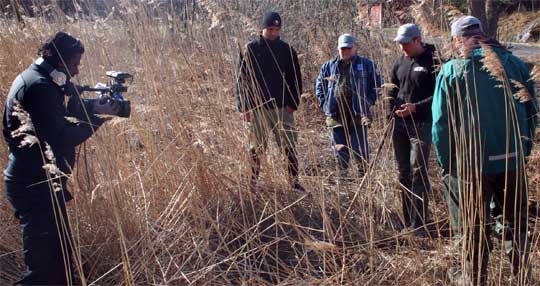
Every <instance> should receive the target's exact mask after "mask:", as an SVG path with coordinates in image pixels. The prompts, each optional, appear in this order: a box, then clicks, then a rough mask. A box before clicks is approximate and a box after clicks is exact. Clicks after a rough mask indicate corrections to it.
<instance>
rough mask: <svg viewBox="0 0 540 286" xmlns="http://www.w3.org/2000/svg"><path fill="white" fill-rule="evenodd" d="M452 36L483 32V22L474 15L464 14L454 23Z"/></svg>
mask: <svg viewBox="0 0 540 286" xmlns="http://www.w3.org/2000/svg"><path fill="white" fill-rule="evenodd" d="M451 31H452V37H463V36H472V35H478V34H482V33H483V32H484V30H483V29H482V22H480V20H478V18H476V17H473V16H463V17H461V18H459V19H457V20H456V21H455V22H453V23H452V27H451Z"/></svg>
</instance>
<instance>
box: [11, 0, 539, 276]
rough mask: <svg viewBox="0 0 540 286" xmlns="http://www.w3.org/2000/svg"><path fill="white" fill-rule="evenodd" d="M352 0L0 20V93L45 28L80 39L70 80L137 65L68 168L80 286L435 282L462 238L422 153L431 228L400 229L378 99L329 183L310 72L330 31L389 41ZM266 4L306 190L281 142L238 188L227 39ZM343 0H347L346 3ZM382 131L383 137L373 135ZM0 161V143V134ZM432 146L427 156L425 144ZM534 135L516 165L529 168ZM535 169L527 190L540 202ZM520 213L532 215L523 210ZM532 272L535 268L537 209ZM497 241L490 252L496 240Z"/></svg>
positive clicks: (16, 239) (378, 53) (533, 165)
mask: <svg viewBox="0 0 540 286" xmlns="http://www.w3.org/2000/svg"><path fill="white" fill-rule="evenodd" d="M353 2H354V1H337V2H331V1H307V0H305V1H294V3H293V2H285V1H258V2H249V1H200V2H196V5H193V6H189V7H188V6H186V7H187V8H186V9H187V10H186V14H187V15H189V17H185V15H184V16H182V17H180V16H178V15H174V14H158V15H157V16H156V15H154V14H155V13H152V16H149V14H151V13H150V12H152V11H148V8H147V7H146V6H143V5H141V4H125V5H126V6H123V7H120V8H121V9H119V11H120V12H118V13H117V14H114V15H111V16H109V17H106V18H94V19H91V18H90V17H85V16H82V17H81V19H71V18H66V17H63V16H62V15H57V16H55V17H54V18H53V19H50V18H48V19H45V18H25V19H24V21H25V25H24V26H21V25H20V24H18V23H16V22H14V21H12V20H6V19H2V20H1V21H2V28H1V31H2V33H0V47H1V50H0V51H1V52H0V67H1V68H0V82H1V83H2V84H1V85H0V94H1V97H0V98H1V99H2V101H5V96H6V94H7V92H8V89H9V86H10V83H11V81H12V80H13V79H14V78H15V76H16V75H17V74H18V73H19V72H21V71H22V70H23V69H24V68H26V67H27V66H28V65H29V64H30V63H31V61H32V59H34V58H35V57H36V54H35V53H36V51H37V47H38V46H39V43H40V42H41V41H43V40H44V39H45V38H46V37H48V36H49V35H51V34H52V33H54V32H55V31H58V30H65V31H68V32H70V33H72V34H74V35H76V36H78V37H80V38H81V40H82V41H83V43H84V44H85V46H86V53H85V56H84V59H83V65H82V67H81V74H80V76H79V78H78V81H79V82H81V83H85V84H92V83H95V82H98V81H103V80H104V78H103V74H104V72H105V71H106V70H111V69H115V70H126V71H129V72H132V73H134V74H135V81H134V82H133V84H132V85H131V86H130V91H129V93H128V94H127V97H129V99H131V100H132V104H133V111H132V116H131V118H129V119H115V120H113V121H112V122H110V123H109V124H107V125H106V126H103V127H101V128H100V129H99V130H98V131H97V133H96V135H95V136H93V137H92V138H91V139H90V140H88V141H87V142H86V143H85V144H83V145H82V146H81V147H80V148H79V160H78V165H77V166H76V168H75V173H74V176H73V179H72V180H71V182H70V185H71V190H72V191H73V193H74V195H75V200H74V201H72V202H71V203H70V204H69V205H70V206H69V209H70V214H71V225H72V228H73V233H74V236H75V240H76V244H77V246H78V249H79V251H80V259H81V262H82V265H83V270H84V271H83V272H84V276H83V279H82V280H83V281H82V282H83V283H84V284H87V285H150V284H151V285H274V284H280V285H337V284H347V285H372V284H375V285H394V284H399V285H445V284H447V283H448V281H447V278H446V271H447V269H448V268H449V267H450V266H452V265H459V264H460V262H461V261H460V253H461V249H458V248H456V247H453V246H452V243H451V241H450V240H448V239H446V238H445V237H444V235H445V234H446V233H447V229H448V224H447V215H446V205H445V203H444V200H443V198H442V194H441V191H440V187H439V181H440V179H439V170H438V167H436V164H435V163H434V162H433V161H432V162H431V166H432V168H430V176H431V180H432V185H433V192H432V193H431V196H432V200H431V201H432V202H433V203H432V205H431V206H430V207H431V213H432V214H433V220H434V225H435V226H436V227H435V228H436V233H437V234H438V237H434V238H433V239H415V238H413V237H410V236H408V235H402V234H400V233H399V229H400V221H401V215H400V208H401V207H400V205H401V204H400V197H399V193H398V191H397V188H395V182H394V180H395V178H396V176H397V174H396V168H395V166H394V163H393V156H392V152H393V149H392V146H390V143H389V140H388V138H384V137H385V136H384V132H383V130H384V127H385V121H384V119H383V118H384V116H383V113H382V106H380V105H377V106H375V108H374V109H375V110H374V114H375V121H374V123H373V127H372V128H371V129H370V139H369V140H370V144H371V152H372V154H373V153H374V152H375V150H377V149H378V147H379V146H381V145H382V149H381V152H380V155H379V156H378V157H377V160H376V162H375V164H374V165H373V170H372V171H371V173H370V176H369V177H367V178H366V181H365V182H364V183H363V184H362V187H361V188H359V185H360V184H359V183H358V182H359V181H360V179H361V178H357V180H358V182H357V183H351V184H349V185H347V186H344V187H342V188H340V189H336V188H335V187H332V186H330V185H328V184H327V183H326V181H327V180H326V179H327V178H328V177H329V176H331V174H333V172H334V171H335V164H334V162H333V157H332V154H331V150H330V141H329V137H328V132H327V131H326V130H325V128H324V127H323V121H324V117H323V116H322V112H321V111H320V110H318V109H317V105H316V99H315V96H314V90H313V89H314V80H315V76H316V74H317V73H318V71H319V68H320V65H321V64H322V63H323V62H324V61H325V60H327V59H329V58H331V57H332V56H333V55H334V54H335V52H336V51H335V47H334V46H335V42H336V39H337V36H338V35H339V34H340V33H343V32H352V33H354V34H356V35H357V36H358V38H359V39H360V43H361V45H360V51H359V53H360V54H362V55H366V56H369V57H371V58H373V59H374V61H375V62H376V63H377V64H378V66H379V67H380V68H381V71H382V73H383V75H384V78H385V79H387V78H388V73H389V71H390V68H391V64H392V63H393V61H394V59H396V58H397V56H398V55H399V51H398V49H397V47H396V46H395V44H393V43H388V42H386V41H384V37H383V35H382V34H381V31H378V30H368V29H363V28H361V27H359V26H357V25H356V24H354V22H353V21H351V18H352V17H355V15H356V12H355V10H354V9H353V7H354V5H355V3H353ZM268 8H273V9H276V10H278V11H280V12H282V17H283V19H284V29H283V34H284V38H285V39H286V40H287V41H288V42H290V43H291V44H292V45H293V46H294V47H295V48H296V50H297V51H298V53H299V57H300V61H301V66H302V72H303V81H304V86H305V94H304V96H303V102H302V105H301V108H300V110H299V112H297V113H296V116H297V117H296V119H297V127H298V130H299V135H300V139H299V143H298V147H297V151H298V153H299V159H300V174H301V176H300V180H301V182H302V183H303V184H304V185H305V186H306V188H307V189H308V190H309V195H299V194H295V193H292V192H291V191H289V190H288V187H287V186H288V185H287V180H286V177H287V174H286V171H285V168H284V165H283V164H282V160H281V155H280V153H279V150H278V148H277V147H276V146H273V145H271V147H270V148H269V150H268V152H267V156H266V158H264V159H263V164H262V170H263V171H262V178H261V182H260V186H261V189H262V191H260V192H258V193H251V192H249V191H248V185H249V180H248V179H249V157H248V153H247V152H246V150H247V146H248V140H249V138H248V137H249V135H248V132H247V126H246V125H245V123H243V122H242V121H241V119H240V116H239V114H238V113H237V112H236V110H235V107H234V96H233V95H234V85H235V80H236V76H237V61H238V53H239V51H238V47H239V46H242V45H244V43H246V42H247V41H248V40H249V39H251V38H253V36H255V35H256V34H257V32H258V27H257V23H258V21H259V18H260V15H262V13H263V11H265V10H266V9H268ZM345 8H349V9H345ZM383 143H384V145H383ZM0 153H1V154H3V156H2V157H1V158H0V161H1V164H2V165H3V166H5V164H6V158H7V150H6V146H5V145H4V144H0ZM433 157H434V156H432V158H433ZM538 158H539V156H538V148H536V147H535V151H534V155H533V158H532V159H531V162H530V164H529V167H530V169H531V172H532V173H534V172H535V171H536V170H538V164H539V160H538ZM538 184H539V181H538V177H537V176H534V175H533V176H532V179H531V190H532V191H531V193H530V197H531V198H532V199H533V200H535V201H540V192H539V191H538ZM0 218H1V221H0V225H1V228H2V230H3V231H2V232H0V284H8V283H11V282H12V281H14V280H15V279H16V276H17V275H18V273H19V272H20V271H21V270H22V267H23V265H22V259H21V255H22V250H21V239H20V233H19V226H18V222H17V221H16V220H15V219H13V216H12V213H11V207H10V206H9V203H8V202H7V201H6V200H5V199H2V200H0ZM531 220H533V222H535V221H537V218H531ZM532 232H533V235H534V238H533V242H534V246H533V250H534V252H533V255H532V263H531V265H533V271H534V272H533V276H538V275H539V273H540V270H539V269H538V266H537V265H538V261H540V257H539V253H538V245H537V244H538V234H539V233H540V231H539V227H538V226H537V224H534V229H533V230H532ZM495 251H501V250H500V248H497V249H496V250H495ZM499 256H500V255H492V257H493V259H492V262H491V264H490V267H491V269H492V271H490V272H491V273H496V272H497V273H502V274H503V275H498V276H495V275H492V276H491V282H492V283H493V284H495V285H505V284H506V281H507V280H505V279H507V277H508V275H509V265H507V263H506V260H504V259H501V257H499Z"/></svg>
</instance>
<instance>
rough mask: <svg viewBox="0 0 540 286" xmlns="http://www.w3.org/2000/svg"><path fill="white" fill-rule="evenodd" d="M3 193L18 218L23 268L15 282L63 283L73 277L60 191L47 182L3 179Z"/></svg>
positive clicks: (69, 245) (70, 248)
mask: <svg viewBox="0 0 540 286" xmlns="http://www.w3.org/2000/svg"><path fill="white" fill-rule="evenodd" d="M5 190H6V196H7V198H8V200H9V201H10V203H11V204H12V206H13V209H14V212H15V216H16V217H17V218H18V219H19V221H20V225H21V231H22V236H23V257H24V263H25V264H26V270H25V271H24V273H23V274H22V278H21V279H20V280H19V281H17V282H15V285H67V284H77V283H78V281H74V280H73V272H74V271H73V269H74V267H73V265H72V263H71V262H72V260H71V254H72V246H73V245H72V240H71V234H70V228H69V224H68V220H67V213H66V206H65V201H64V196H63V191H59V192H52V191H50V190H49V187H48V184H39V185H36V186H27V185H25V184H19V183H15V182H11V181H8V180H6V181H5Z"/></svg>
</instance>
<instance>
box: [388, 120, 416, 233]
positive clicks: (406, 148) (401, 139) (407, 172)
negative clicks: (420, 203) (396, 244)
mask: <svg viewBox="0 0 540 286" xmlns="http://www.w3.org/2000/svg"><path fill="white" fill-rule="evenodd" d="M392 142H393V145H394V157H395V159H396V163H397V168H398V180H399V184H400V190H401V206H402V210H403V218H404V220H405V227H409V226H411V217H412V215H411V211H412V194H411V188H412V180H411V163H410V156H411V142H410V140H409V136H408V134H407V131H406V129H405V126H404V125H402V124H401V123H396V125H395V128H394V132H393V134H392Z"/></svg>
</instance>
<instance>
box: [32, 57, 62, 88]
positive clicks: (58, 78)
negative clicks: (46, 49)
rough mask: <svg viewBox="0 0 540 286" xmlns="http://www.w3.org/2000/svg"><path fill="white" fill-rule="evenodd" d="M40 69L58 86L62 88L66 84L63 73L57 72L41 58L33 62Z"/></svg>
mask: <svg viewBox="0 0 540 286" xmlns="http://www.w3.org/2000/svg"><path fill="white" fill-rule="evenodd" d="M34 63H35V64H36V65H38V66H39V67H40V68H42V69H43V70H45V72H46V73H47V74H48V75H49V76H50V77H51V80H52V81H53V82H54V83H55V84H56V85H58V86H60V87H62V86H64V85H66V83H67V76H66V74H65V73H63V72H61V71H58V70H57V69H55V68H54V67H53V66H51V65H50V64H49V63H48V62H47V61H45V59H43V58H42V57H40V58H38V59H37V60H36V61H35V62H34Z"/></svg>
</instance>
